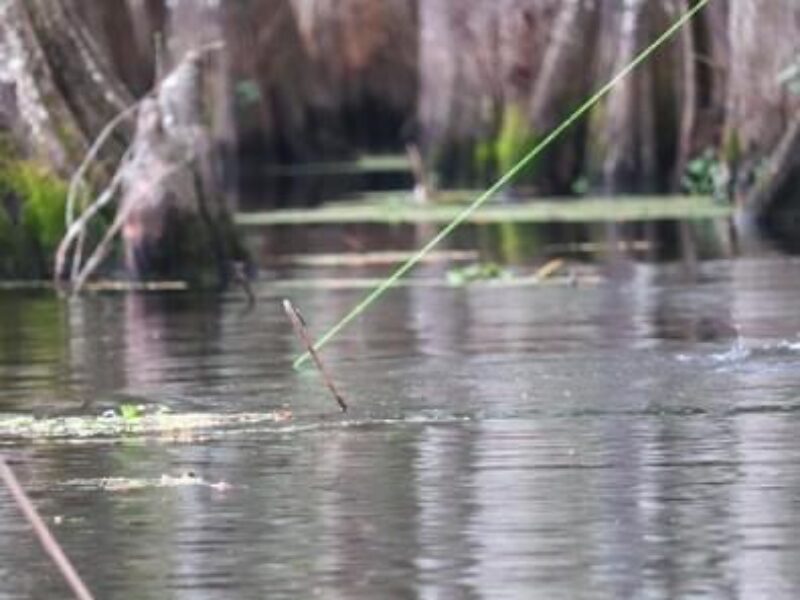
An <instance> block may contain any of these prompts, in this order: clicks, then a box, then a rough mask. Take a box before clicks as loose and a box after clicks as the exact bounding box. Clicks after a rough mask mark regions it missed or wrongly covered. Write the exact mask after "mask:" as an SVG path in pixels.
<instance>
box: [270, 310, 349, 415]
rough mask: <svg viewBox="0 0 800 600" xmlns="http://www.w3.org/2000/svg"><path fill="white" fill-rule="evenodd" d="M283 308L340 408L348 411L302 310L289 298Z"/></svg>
mask: <svg viewBox="0 0 800 600" xmlns="http://www.w3.org/2000/svg"><path fill="white" fill-rule="evenodd" d="M283 310H285V311H286V315H287V316H288V317H289V321H291V323H292V327H293V328H294V332H295V333H296V334H297V337H299V338H300V341H301V342H303V345H304V346H305V348H306V351H307V352H308V353H309V355H310V356H311V359H312V360H313V361H314V364H315V365H316V366H317V370H318V371H319V372H320V375H322V380H323V381H324V382H325V385H326V386H327V387H328V389H329V390H330V391H331V394H333V397H334V398H335V399H336V403H337V404H338V405H339V408H341V409H342V412H347V402H345V400H344V397H342V395H341V394H340V393H339V391H338V390H337V389H336V386H335V385H334V384H333V379H332V378H331V376H330V375H329V374H328V371H327V370H326V369H325V365H323V364H322V359H321V358H320V357H319V354H318V353H317V351H316V350H315V349H314V340H312V339H311V336H310V335H309V333H308V328H307V327H306V322H305V320H304V319H303V316H302V315H301V314H300V311H298V310H297V309H296V308H295V307H294V305H293V304H292V303H291V302H290V301H289V300H284V301H283Z"/></svg>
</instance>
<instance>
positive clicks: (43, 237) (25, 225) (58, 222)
mask: <svg viewBox="0 0 800 600" xmlns="http://www.w3.org/2000/svg"><path fill="white" fill-rule="evenodd" d="M0 145H2V143H0ZM66 198H67V184H66V183H65V182H64V181H63V180H62V179H61V178H59V177H58V176H57V175H55V174H54V173H52V172H50V171H49V170H48V169H46V168H45V167H43V166H41V165H39V164H38V163H35V162H33V161H28V160H20V159H17V158H14V157H13V155H12V153H11V152H10V150H9V147H8V146H7V145H2V147H0V249H2V255H3V259H2V261H0V276H6V277H41V276H44V275H46V274H47V273H48V272H49V270H50V257H51V256H52V254H53V252H54V250H55V248H56V245H57V244H58V242H59V240H60V239H61V237H62V236H63V234H64V209H65V204H66Z"/></svg>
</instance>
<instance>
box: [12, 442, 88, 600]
mask: <svg viewBox="0 0 800 600" xmlns="http://www.w3.org/2000/svg"><path fill="white" fill-rule="evenodd" d="M0 478H2V480H3V482H4V483H5V484H6V487H7V488H8V490H9V491H10V492H11V495H12V496H13V498H14V501H15V502H16V503H17V506H18V507H19V509H20V510H21V511H22V514H24V515H25V518H26V519H27V520H28V523H30V525H31V527H33V531H34V533H36V537H38V538H39V542H40V543H41V544H42V547H43V548H44V550H45V552H47V554H48V555H49V556H50V558H51V559H52V560H53V562H54V563H55V564H56V567H58V570H59V571H60V572H61V575H62V576H63V577H64V579H65V580H66V581H67V583H68V584H69V587H70V588H71V589H72V592H73V593H74V594H75V597H76V598H78V600H93V597H92V594H91V593H90V592H89V589H88V588H87V587H86V585H85V584H84V583H83V580H81V578H80V575H78V572H77V571H76V570H75V567H73V566H72V563H71V562H70V560H69V558H67V555H66V554H64V551H63V550H62V549H61V546H60V545H59V544H58V541H57V540H56V538H55V537H54V536H53V534H52V533H51V532H50V529H48V527H47V525H46V524H45V522H44V520H43V519H42V517H41V516H40V515H39V513H38V512H37V510H36V507H35V506H34V505H33V502H31V499H30V498H29V497H28V495H27V494H26V493H25V490H23V489H22V486H21V485H20V484H19V481H18V480H17V477H16V475H14V471H12V470H11V467H9V466H8V463H6V459H5V457H3V456H0Z"/></svg>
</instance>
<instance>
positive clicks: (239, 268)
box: [233, 260, 256, 312]
mask: <svg viewBox="0 0 800 600" xmlns="http://www.w3.org/2000/svg"><path fill="white" fill-rule="evenodd" d="M233 280H234V281H235V282H236V283H238V284H239V286H240V287H241V288H242V290H243V291H244V294H245V296H246V297H247V309H246V312H250V311H251V310H253V308H254V307H255V305H256V295H255V292H253V286H252V285H250V278H249V277H248V276H247V268H246V266H245V264H244V262H242V261H238V260H237V261H234V263H233Z"/></svg>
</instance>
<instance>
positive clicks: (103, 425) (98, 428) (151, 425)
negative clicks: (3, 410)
mask: <svg viewBox="0 0 800 600" xmlns="http://www.w3.org/2000/svg"><path fill="white" fill-rule="evenodd" d="M291 418H292V413H291V412H290V411H288V410H285V409H281V410H277V411H267V412H263V413H234V414H224V413H171V412H157V413H153V414H144V413H142V414H140V413H137V412H135V409H128V410H126V409H125V407H123V410H122V412H119V413H118V412H115V411H108V412H106V413H104V414H102V415H100V416H68V417H47V418H37V417H33V416H27V415H16V416H15V415H11V416H6V417H2V418H0V438H6V439H17V440H18V439H30V440H54V439H61V440H76V441H80V440H89V439H95V438H98V439H108V438H123V437H136V436H140V437H165V438H173V439H184V438H189V439H197V438H198V437H202V436H203V435H204V434H209V433H212V432H219V431H226V430H231V429H238V428H246V427H247V426H252V425H263V424H269V423H281V422H285V421H288V420H290V419H291Z"/></svg>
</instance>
